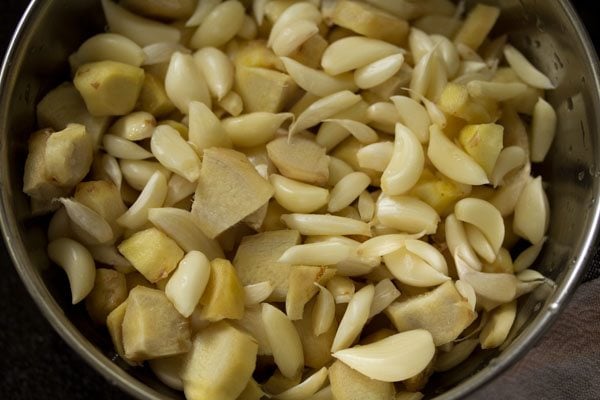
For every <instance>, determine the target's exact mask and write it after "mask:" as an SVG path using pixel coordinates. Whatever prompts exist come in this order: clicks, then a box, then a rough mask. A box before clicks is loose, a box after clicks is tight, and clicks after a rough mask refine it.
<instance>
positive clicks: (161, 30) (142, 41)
mask: <svg viewBox="0 0 600 400" xmlns="http://www.w3.org/2000/svg"><path fill="white" fill-rule="evenodd" d="M102 9H103V10H104V16H105V17H106V22H107V24H108V28H109V30H110V31H111V32H113V33H118V34H121V35H123V36H125V37H127V38H129V39H131V40H133V41H134V42H136V43H137V44H138V45H140V46H147V45H149V44H152V43H157V42H174V43H177V42H179V40H180V38H181V33H180V31H179V29H177V28H175V27H172V26H169V25H165V24H162V23H160V22H156V21H153V20H151V19H147V18H143V17H140V16H138V15H136V14H134V13H132V12H129V11H127V10H126V9H124V8H123V7H121V6H119V5H117V4H116V3H113V2H112V1H110V0H102Z"/></svg>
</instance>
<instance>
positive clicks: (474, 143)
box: [458, 124, 504, 176]
mask: <svg viewBox="0 0 600 400" xmlns="http://www.w3.org/2000/svg"><path fill="white" fill-rule="evenodd" d="M503 137H504V127H503V126H502V125H497V124H479V125H467V126H465V127H464V128H463V129H462V130H461V131H460V133H459V135H458V141H459V142H460V144H461V145H462V147H463V148H464V149H465V151H466V152H467V154H469V155H470V156H471V157H473V159H474V160H475V161H476V162H477V163H478V164H479V165H481V167H482V168H483V169H484V170H485V172H486V173H487V175H488V176H491V175H492V171H493V170H494V166H495V165H496V160H497V159H498V156H499V155H500V152H501V151H502V139H503Z"/></svg>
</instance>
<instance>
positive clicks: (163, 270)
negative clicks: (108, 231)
mask: <svg viewBox="0 0 600 400" xmlns="http://www.w3.org/2000/svg"><path fill="white" fill-rule="evenodd" d="M118 249H119V252H120V253H121V254H123V256H125V258H126V259H127V260H128V261H129V262H130V263H131V264H132V265H133V267H134V268H135V269H136V270H138V271H139V272H140V273H141V274H142V275H144V277H145V278H146V279H148V280H149V281H150V282H152V283H156V282H158V281H160V280H161V279H164V278H166V277H168V276H169V274H170V273H171V272H172V271H173V270H174V269H175V268H176V267H177V264H178V263H179V261H180V260H181V259H182V258H183V250H181V248H180V247H179V246H178V245H177V243H175V241H174V240H173V239H171V238H170V237H168V236H167V235H165V234H164V233H162V232H161V231H159V230H158V229H156V228H148V229H146V230H143V231H140V232H136V233H134V234H133V235H131V236H130V237H129V238H127V239H125V240H124V241H122V242H121V244H119V246H118Z"/></svg>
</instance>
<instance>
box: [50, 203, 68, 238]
mask: <svg viewBox="0 0 600 400" xmlns="http://www.w3.org/2000/svg"><path fill="white" fill-rule="evenodd" d="M47 236H48V241H50V242H51V241H53V240H55V239H58V238H61V237H64V238H70V239H73V238H74V235H73V232H71V227H70V226H69V215H68V214H67V210H65V208H64V207H61V208H59V209H58V210H56V212H55V213H54V214H53V215H52V218H51V219H50V222H49V223H48V235H47Z"/></svg>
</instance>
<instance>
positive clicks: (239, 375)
mask: <svg viewBox="0 0 600 400" xmlns="http://www.w3.org/2000/svg"><path fill="white" fill-rule="evenodd" d="M257 349H258V345H257V344H256V341H255V340H254V339H253V338H252V337H251V336H249V335H248V334H246V333H243V332H241V331H240V330H238V329H236V328H234V327H232V326H231V325H229V324H228V323H227V322H225V321H221V322H217V323H216V324H212V325H209V326H208V327H207V328H206V329H203V330H201V331H200V332H199V333H198V334H197V335H196V336H195V337H194V341H193V343H192V349H191V351H190V353H189V354H188V356H187V357H186V361H185V363H184V365H183V368H182V371H181V379H182V380H183V390H184V392H185V397H186V399H190V400H206V399H220V400H235V399H236V398H237V397H238V396H239V395H240V394H242V392H243V391H244V388H245V387H246V385H247V384H248V382H249V381H250V378H251V377H252V372H253V371H254V368H255V366H256V353H257Z"/></svg>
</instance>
